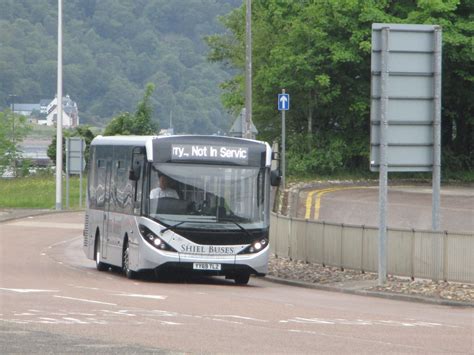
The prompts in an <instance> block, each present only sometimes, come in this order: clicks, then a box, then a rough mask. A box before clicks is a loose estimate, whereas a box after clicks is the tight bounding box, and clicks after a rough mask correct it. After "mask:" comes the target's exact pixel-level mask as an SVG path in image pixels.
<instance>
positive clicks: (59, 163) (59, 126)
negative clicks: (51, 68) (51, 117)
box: [56, 0, 63, 211]
mask: <svg viewBox="0 0 474 355" xmlns="http://www.w3.org/2000/svg"><path fill="white" fill-rule="evenodd" d="M62 12H63V3H62V0H58V83H57V84H58V88H57V90H58V92H57V96H56V100H57V102H56V108H57V111H58V114H57V120H56V210H57V211H60V210H62V201H61V200H62V177H63V20H62Z"/></svg>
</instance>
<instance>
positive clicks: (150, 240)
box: [83, 135, 280, 284]
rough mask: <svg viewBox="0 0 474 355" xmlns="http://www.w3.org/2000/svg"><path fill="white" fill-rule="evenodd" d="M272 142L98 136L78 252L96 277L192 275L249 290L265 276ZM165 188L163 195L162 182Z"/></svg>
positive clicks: (274, 178)
mask: <svg viewBox="0 0 474 355" xmlns="http://www.w3.org/2000/svg"><path fill="white" fill-rule="evenodd" d="M272 158H274V155H272V151H271V148H270V146H269V145H268V143H265V142H261V141H256V140H250V139H242V138H231V137H222V136H194V135H182V136H108V137H103V136H98V137H96V138H95V139H94V140H93V141H92V143H91V146H90V163H89V164H90V171H89V177H88V186H87V206H86V212H85V227H84V233H83V236H84V243H83V248H84V252H85V254H86V256H87V257H88V258H89V259H91V260H95V263H96V268H97V269H98V270H99V271H105V270H108V269H109V268H110V267H115V268H120V269H122V270H123V273H124V274H125V275H126V277H128V278H136V277H137V276H139V273H140V272H142V271H150V270H152V271H154V272H155V273H156V274H157V275H163V274H166V273H171V272H175V271H181V272H182V271H189V272H193V273H200V274H204V275H218V276H225V277H226V278H228V279H233V280H234V281H235V283H236V284H247V283H248V281H249V277H250V275H257V276H264V275H265V274H266V273H267V269H268V257H269V223H270V218H269V217H270V207H269V206H270V186H277V185H278V184H279V179H280V176H279V175H280V174H279V170H278V169H273V170H272V169H271V166H272ZM164 182H165V184H164V185H166V186H163V183H164Z"/></svg>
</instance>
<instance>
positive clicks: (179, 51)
mask: <svg viewBox="0 0 474 355" xmlns="http://www.w3.org/2000/svg"><path fill="white" fill-rule="evenodd" d="M240 4H241V1H237V0H219V1H215V0H174V1H169V0H101V1H97V0H68V1H64V2H63V26H64V28H63V36H64V41H63V65H64V69H63V70H64V74H63V77H64V89H63V90H64V94H69V95H70V96H71V98H73V99H74V100H75V101H76V102H77V103H78V106H79V110H80V117H81V122H82V123H89V124H93V125H99V126H104V125H105V124H106V123H107V122H108V120H109V119H110V118H111V117H113V116H114V115H116V114H117V113H119V112H126V111H128V112H130V111H133V110H134V109H135V107H136V104H137V102H138V101H139V100H140V98H141V97H142V95H143V91H144V88H145V85H146V83H148V82H152V83H154V84H155V86H156V90H155V93H154V94H153V97H152V104H153V107H154V120H156V121H157V122H159V124H160V127H161V128H168V126H169V121H170V119H172V122H173V126H174V127H175V131H177V132H189V133H214V132H216V131H218V130H221V131H222V130H227V129H228V128H229V127H230V124H231V121H232V118H231V117H230V116H229V115H228V114H227V113H226V111H225V109H224V108H223V106H222V104H221V102H220V89H219V84H220V83H221V82H223V81H225V80H227V79H229V77H230V73H228V72H226V71H224V69H223V68H222V66H220V65H218V64H215V63H209V62H208V61H207V60H206V55H207V52H208V48H207V46H206V44H205V42H204V41H203V38H204V37H205V36H207V35H211V34H214V33H222V32H223V31H224V29H223V28H222V27H221V26H220V25H219V22H218V16H221V15H224V14H226V13H228V12H229V11H230V10H231V9H232V8H234V7H236V6H239V5H240ZM0 8H1V9H2V10H1V12H0V44H1V48H0V82H1V83H2V85H1V86H0V109H3V108H5V107H7V106H8V105H9V95H12V94H14V95H16V96H17V98H16V102H23V103H26V102H29V103H35V102H39V100H40V99H51V98H53V97H54V95H55V93H56V60H57V47H56V43H57V42H56V41H57V39H56V38H57V0H15V1H13V0H0Z"/></svg>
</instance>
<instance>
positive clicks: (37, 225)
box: [6, 221, 84, 229]
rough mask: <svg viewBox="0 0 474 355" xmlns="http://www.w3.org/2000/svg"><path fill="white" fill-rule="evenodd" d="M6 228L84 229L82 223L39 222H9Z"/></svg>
mask: <svg viewBox="0 0 474 355" xmlns="http://www.w3.org/2000/svg"><path fill="white" fill-rule="evenodd" d="M6 225H7V226H9V227H10V226H14V227H34V228H55V229H84V224H82V223H56V222H39V221H19V222H10V223H7V224H6Z"/></svg>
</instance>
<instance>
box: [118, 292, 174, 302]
mask: <svg viewBox="0 0 474 355" xmlns="http://www.w3.org/2000/svg"><path fill="white" fill-rule="evenodd" d="M115 296H125V297H137V298H149V299H153V300H165V299H166V298H167V297H168V296H160V295H139V294H134V293H125V294H120V293H117V294H115Z"/></svg>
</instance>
